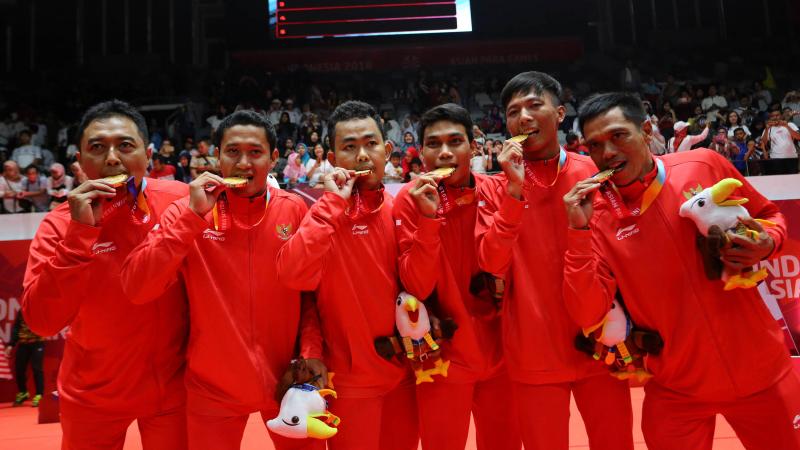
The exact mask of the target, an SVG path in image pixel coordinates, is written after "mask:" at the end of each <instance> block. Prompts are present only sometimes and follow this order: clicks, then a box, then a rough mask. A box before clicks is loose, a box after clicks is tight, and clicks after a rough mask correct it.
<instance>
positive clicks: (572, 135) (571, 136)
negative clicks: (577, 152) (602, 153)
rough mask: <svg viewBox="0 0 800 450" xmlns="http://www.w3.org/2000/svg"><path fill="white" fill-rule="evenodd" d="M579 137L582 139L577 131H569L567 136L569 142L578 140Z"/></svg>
mask: <svg viewBox="0 0 800 450" xmlns="http://www.w3.org/2000/svg"><path fill="white" fill-rule="evenodd" d="M578 139H580V138H579V137H578V135H577V134H575V133H567V138H566V140H567V144H571V143H573V142H575V141H577V140H578Z"/></svg>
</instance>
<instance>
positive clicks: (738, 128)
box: [733, 127, 744, 133]
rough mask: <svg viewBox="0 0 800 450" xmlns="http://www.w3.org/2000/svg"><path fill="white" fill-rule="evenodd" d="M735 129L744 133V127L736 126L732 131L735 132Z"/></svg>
mask: <svg viewBox="0 0 800 450" xmlns="http://www.w3.org/2000/svg"><path fill="white" fill-rule="evenodd" d="M737 131H741V132H742V133H744V128H742V127H736V129H734V130H733V132H734V133H736V132H737Z"/></svg>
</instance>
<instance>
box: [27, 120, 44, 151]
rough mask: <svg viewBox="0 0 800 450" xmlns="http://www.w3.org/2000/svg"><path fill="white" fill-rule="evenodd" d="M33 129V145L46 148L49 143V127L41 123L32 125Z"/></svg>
mask: <svg viewBox="0 0 800 450" xmlns="http://www.w3.org/2000/svg"><path fill="white" fill-rule="evenodd" d="M32 125H33V126H32V127H31V144H33V145H36V146H39V147H44V146H45V144H46V143H47V125H45V124H44V123H42V122H41V121H37V122H35V123H33V124H32Z"/></svg>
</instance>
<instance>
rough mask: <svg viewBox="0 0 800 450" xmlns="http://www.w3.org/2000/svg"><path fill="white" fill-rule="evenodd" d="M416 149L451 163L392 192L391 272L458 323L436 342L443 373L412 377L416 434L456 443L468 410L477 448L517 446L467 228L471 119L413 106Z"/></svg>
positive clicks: (457, 111) (444, 108) (432, 160)
mask: <svg viewBox="0 0 800 450" xmlns="http://www.w3.org/2000/svg"><path fill="white" fill-rule="evenodd" d="M420 138H421V139H420V142H421V143H422V158H423V160H424V163H425V167H426V169H428V170H434V169H436V168H440V167H452V168H454V169H455V172H453V174H452V175H450V176H449V177H447V178H445V179H443V180H440V179H438V178H437V177H433V176H430V175H423V176H421V177H420V178H418V179H417V180H415V181H413V182H411V183H408V184H406V185H405V186H404V187H403V189H402V190H401V191H400V193H399V194H398V195H397V198H396V199H395V203H394V211H393V215H394V218H395V224H396V234H397V242H398V246H399V249H400V279H401V281H402V282H403V286H405V289H406V291H408V292H409V293H410V294H412V295H414V296H415V297H417V298H420V299H426V298H428V297H429V296H431V294H435V297H434V298H435V299H436V301H435V304H433V305H431V304H430V303H429V304H428V305H427V308H428V310H429V311H431V312H433V313H435V314H437V315H438V316H439V319H444V318H451V319H453V320H454V321H455V323H456V325H457V326H458V330H457V331H456V333H455V335H454V336H453V339H452V340H446V341H444V342H443V343H442V346H441V347H442V357H443V358H445V359H447V360H449V361H450V369H449V371H448V376H447V378H440V377H435V382H434V383H423V384H421V385H419V386H418V387H417V403H418V407H419V414H420V421H419V422H420V436H421V438H422V446H423V447H424V448H426V449H437V450H448V449H452V450H461V449H463V448H464V446H465V445H466V443H467V435H468V434H469V426H470V412H471V413H472V415H474V417H475V426H476V431H477V448H478V449H494V450H505V449H517V450H518V449H520V448H521V446H522V443H521V441H520V438H519V432H518V431H517V423H516V420H509V419H510V418H511V417H512V415H513V414H514V412H513V409H512V408H510V407H509V405H511V404H512V401H511V389H509V381H508V374H507V373H506V368H505V366H504V365H503V350H502V341H501V336H500V316H499V314H498V313H497V309H496V307H495V305H494V303H493V301H492V300H493V299H492V298H491V297H490V295H487V294H488V292H487V290H486V289H483V293H484V295H483V296H479V293H478V292H475V291H474V290H472V289H471V288H472V287H474V286H475V283H476V282H478V281H484V282H485V280H486V278H484V276H485V274H483V273H482V272H481V271H480V269H479V268H478V258H477V256H476V252H475V244H474V239H473V237H474V236H473V235H474V233H475V218H476V215H477V200H476V198H475V190H476V189H478V188H479V186H481V184H482V183H483V182H484V181H485V180H486V176H485V175H479V174H473V173H471V172H470V158H471V156H472V151H473V147H474V140H473V135H472V119H471V118H470V116H469V112H468V111H467V110H466V109H464V108H462V107H461V106H458V105H455V104H452V103H449V104H445V105H441V106H437V107H435V108H433V109H431V110H429V111H427V112H426V113H425V114H423V115H422V118H421V122H420Z"/></svg>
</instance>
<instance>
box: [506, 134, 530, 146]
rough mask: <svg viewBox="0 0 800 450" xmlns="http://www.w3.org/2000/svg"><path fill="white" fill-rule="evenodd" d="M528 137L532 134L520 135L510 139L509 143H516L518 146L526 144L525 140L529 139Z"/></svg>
mask: <svg viewBox="0 0 800 450" xmlns="http://www.w3.org/2000/svg"><path fill="white" fill-rule="evenodd" d="M528 136H530V134H520V135H517V136H514V137H512V138H511V139H509V141H511V142H516V143H517V144H521V143H523V142H525V139H528Z"/></svg>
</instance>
